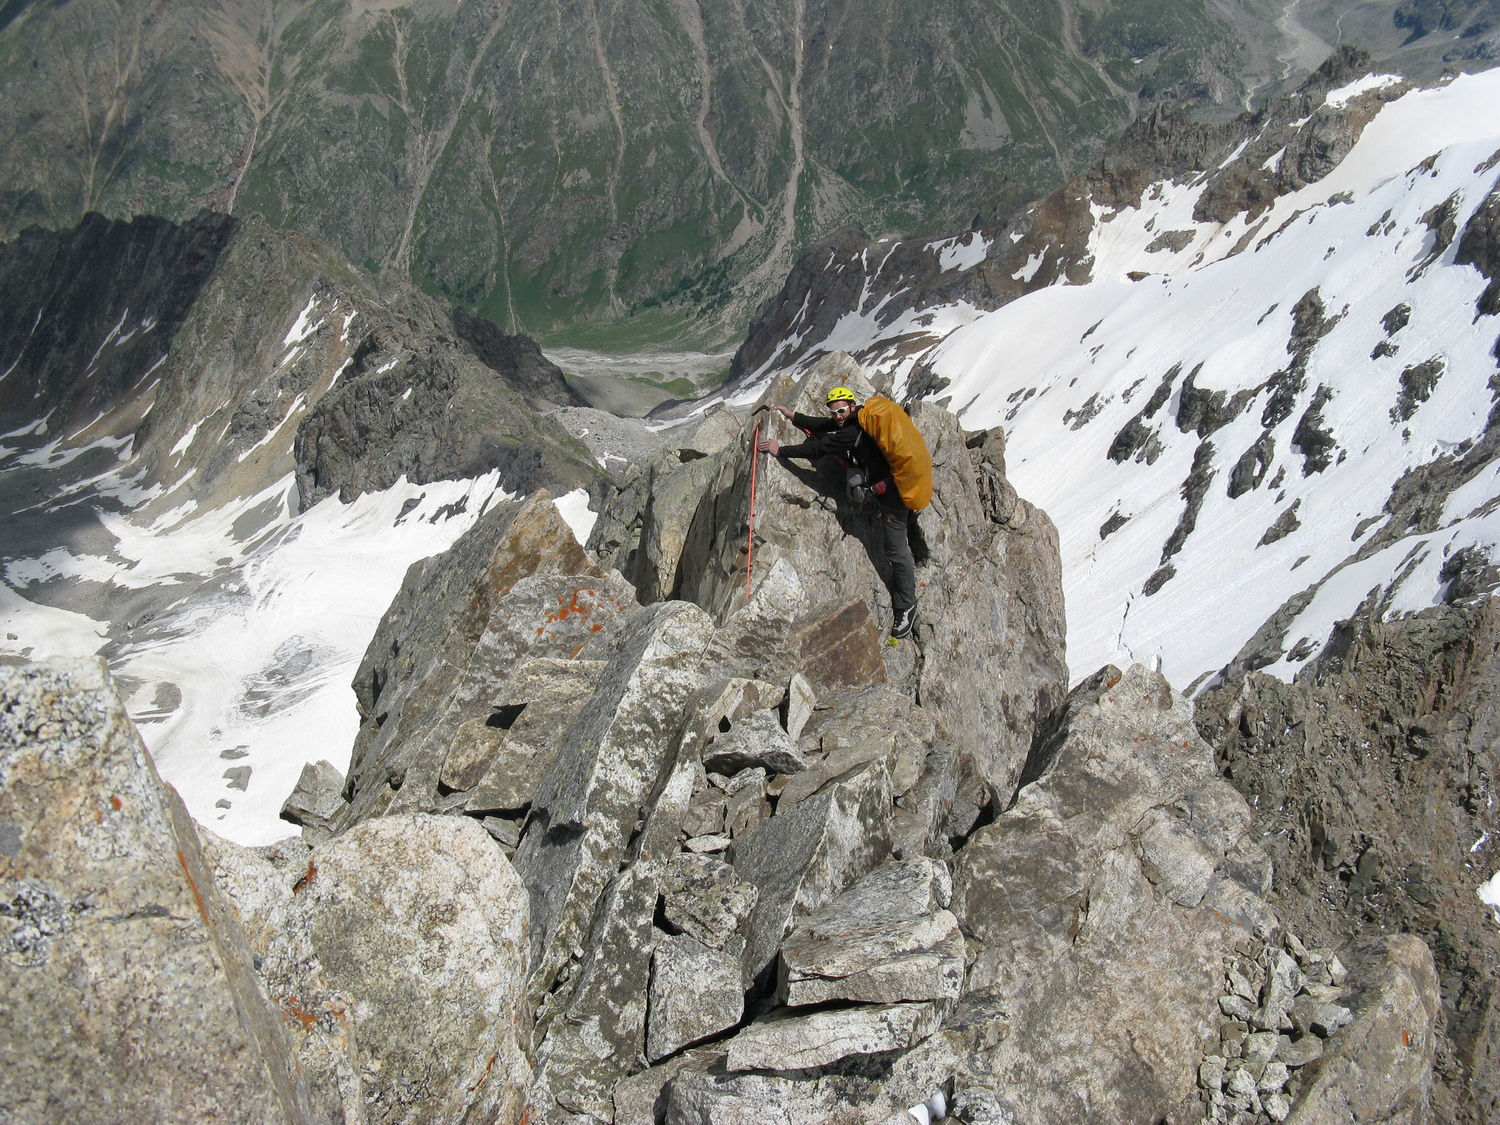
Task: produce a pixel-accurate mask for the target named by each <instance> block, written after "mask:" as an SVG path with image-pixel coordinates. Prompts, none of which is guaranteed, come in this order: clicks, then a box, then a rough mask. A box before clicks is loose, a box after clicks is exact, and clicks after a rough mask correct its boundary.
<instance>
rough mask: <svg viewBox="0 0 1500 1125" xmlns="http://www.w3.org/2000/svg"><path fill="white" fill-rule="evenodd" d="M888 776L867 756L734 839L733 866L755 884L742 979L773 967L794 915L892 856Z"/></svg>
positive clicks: (805, 911) (807, 910) (881, 764)
mask: <svg viewBox="0 0 1500 1125" xmlns="http://www.w3.org/2000/svg"><path fill="white" fill-rule="evenodd" d="M890 818H891V783H890V774H889V772H888V771H887V770H886V767H885V763H884V762H869V763H867V764H865V765H864V766H861V767H859V768H858V769H856V770H854V771H853V772H851V773H850V774H849V775H848V776H847V777H845V778H844V779H842V780H840V781H837V782H835V783H833V784H832V785H830V786H829V787H828V788H827V789H825V790H824V791H823V792H821V793H819V794H817V795H816V796H814V797H810V798H808V799H807V800H806V801H803V802H802V803H801V804H799V805H798V806H797V807H796V808H795V809H793V810H792V811H791V812H789V813H784V814H781V815H778V816H774V817H772V818H771V819H770V820H768V821H766V822H765V823H763V824H761V825H760V827H758V828H757V829H756V830H755V831H753V832H750V833H747V834H746V835H745V836H744V837H743V838H742V839H740V840H736V841H735V844H734V869H735V872H736V874H738V875H739V877H740V878H742V879H745V880H747V881H748V882H750V883H752V884H754V885H755V887H756V889H757V890H758V891H759V900H758V901H757V902H756V904H755V910H754V912H753V913H752V914H751V916H750V921H749V929H748V932H747V941H746V950H745V972H746V981H747V982H749V981H754V980H755V979H757V978H758V977H759V976H760V975H761V974H762V973H764V972H766V971H767V970H768V969H771V968H773V966H774V962H775V958H776V951H777V949H778V948H780V946H781V942H782V939H783V938H785V936H786V935H787V933H788V932H789V931H790V929H791V928H792V926H793V925H794V924H795V920H796V918H798V917H799V916H801V915H805V914H810V913H812V912H813V911H814V910H816V909H817V908H818V907H820V906H822V905H823V904H824V903H826V902H828V901H829V900H830V899H832V898H833V897H834V896H835V895H837V894H839V893H840V892H841V891H843V890H844V889H845V888H846V887H848V886H849V885H850V884H851V883H853V882H854V881H855V880H856V879H858V878H859V877H860V876H861V875H864V874H865V873H866V872H868V871H871V870H873V869H874V868H875V867H877V866H878V865H879V864H880V863H881V862H882V861H883V860H884V859H885V858H886V856H887V855H888V854H889V852H890V843H889V832H890Z"/></svg>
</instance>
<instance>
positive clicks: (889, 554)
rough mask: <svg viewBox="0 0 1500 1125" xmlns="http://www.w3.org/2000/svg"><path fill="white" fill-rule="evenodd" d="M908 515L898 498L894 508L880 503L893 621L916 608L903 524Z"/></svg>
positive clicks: (912, 568)
mask: <svg viewBox="0 0 1500 1125" xmlns="http://www.w3.org/2000/svg"><path fill="white" fill-rule="evenodd" d="M910 519H911V512H910V511H909V510H908V509H907V507H906V505H905V504H903V503H901V500H900V498H899V497H897V498H896V502H895V503H894V504H889V503H887V502H886V498H885V497H882V498H881V502H880V527H881V530H882V531H883V532H884V533H885V561H886V562H887V563H889V564H890V567H891V580H890V588H891V611H892V613H894V614H895V616H896V617H897V619H899V618H900V617H901V615H902V614H903V613H905V612H906V611H907V610H908V609H910V608H911V607H912V606H914V605H916V604H917V567H916V563H915V562H913V561H912V557H911V543H910V541H909V540H908V539H907V532H906V524H907V521H908V520H910Z"/></svg>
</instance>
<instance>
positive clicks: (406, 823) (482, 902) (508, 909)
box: [204, 814, 531, 1125]
mask: <svg viewBox="0 0 1500 1125" xmlns="http://www.w3.org/2000/svg"><path fill="white" fill-rule="evenodd" d="M204 843H205V851H206V853H207V855H208V857H209V859H210V861H211V863H212V865H213V869H214V874H215V877H216V878H217V880H218V883H219V886H220V887H221V888H222V890H223V892H224V894H225V895H226V896H227V898H228V899H229V900H230V901H231V902H233V903H234V905H235V906H236V907H237V908H238V910H239V912H240V915H241V917H242V918H243V920H244V924H245V929H246V933H247V936H248V938H249V945H250V949H251V952H252V954H253V956H254V960H255V965H256V967H257V970H258V972H259V975H260V977H261V979H262V980H263V981H264V983H265V987H266V990H267V993H268V994H269V996H270V998H271V1001H272V1003H273V1004H274V1005H275V1006H276V1007H277V1008H278V1010H279V1011H280V1013H281V1016H282V1020H283V1024H284V1027H285V1029H286V1033H287V1034H288V1036H289V1037H290V1038H291V1039H292V1041H293V1042H294V1044H295V1046H296V1052H297V1060H298V1063H299V1068H300V1072H301V1074H302V1076H303V1078H304V1080H305V1081H306V1083H307V1085H308V1087H309V1091H310V1093H311V1098H312V1104H313V1106H314V1109H315V1115H316V1116H317V1117H318V1119H320V1120H332V1121H351V1120H353V1121H361V1120H363V1121H371V1122H375V1121H384V1122H404V1123H410V1125H418V1123H427V1122H430V1123H433V1125H438V1123H441V1122H449V1121H456V1120H462V1119H464V1118H465V1116H468V1117H470V1118H471V1119H472V1118H481V1119H484V1120H491V1121H503V1122H513V1121H516V1120H518V1119H519V1118H520V1115H521V1109H522V1106H523V1104H524V1101H525V1091H526V1088H527V1086H528V1084H529V1081H530V1077H531V1067H530V1064H529V1062H528V1059H527V1053H528V1052H529V1050H530V1047H531V1020H530V1016H529V1009H528V1007H527V1005H526V1003H525V986H526V978H527V967H528V964H529V958H528V941H527V926H528V913H527V905H526V894H525V889H524V888H523V887H522V886H521V883H520V880H519V879H518V878H517V877H516V874H515V872H514V870H513V869H512V868H511V866H510V864H509V863H507V862H506V861H505V859H504V857H503V856H501V855H500V849H499V845H498V844H496V842H495V841H494V840H493V839H491V837H490V836H489V834H488V833H486V832H485V831H484V829H483V828H481V827H480V826H479V824H478V823H477V822H475V821H473V820H469V819H467V818H462V817H433V816H427V815H421V814H417V815H406V816H387V817H381V818H379V819H376V820H372V821H369V822H367V823H365V824H362V825H360V826H359V827H357V828H355V829H353V830H352V831H350V832H347V833H345V834H344V835H342V836H340V837H339V838H338V839H336V840H331V841H329V842H326V843H324V844H322V845H320V846H319V847H317V848H313V849H310V850H309V849H308V848H306V847H300V848H299V847H298V846H297V842H296V841H295V840H289V841H286V842H284V843H283V844H281V845H278V846H275V847H272V848H269V849H263V850H261V851H258V852H257V851H253V850H250V849H245V848H240V847H238V846H237V845H234V844H231V843H229V842H228V841H225V840H220V839H218V838H217V837H214V836H212V835H208V836H206V838H205V841H204Z"/></svg>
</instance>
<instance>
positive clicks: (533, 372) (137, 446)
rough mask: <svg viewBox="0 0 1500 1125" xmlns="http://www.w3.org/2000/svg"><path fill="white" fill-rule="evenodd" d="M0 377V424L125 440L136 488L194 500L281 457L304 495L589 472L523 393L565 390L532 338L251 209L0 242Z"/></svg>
mask: <svg viewBox="0 0 1500 1125" xmlns="http://www.w3.org/2000/svg"><path fill="white" fill-rule="evenodd" d="M0 371H8V372H9V374H8V377H7V378H6V379H5V380H4V382H3V383H0V414H3V416H4V417H6V418H7V419H8V420H9V421H8V425H9V428H17V427H19V426H21V425H24V424H25V423H26V422H29V421H34V420H36V419H39V418H41V417H42V416H44V415H46V414H47V413H48V412H49V411H52V412H53V413H52V417H51V418H49V420H48V423H47V433H46V437H47V438H48V439H50V438H52V437H56V436H63V437H70V436H71V437H72V438H73V439H74V440H76V441H79V442H82V441H85V440H91V439H98V438H103V437H109V438H114V439H124V438H126V437H131V438H133V439H134V444H133V454H134V456H135V457H136V458H137V463H138V464H140V465H141V466H142V467H143V468H144V469H145V475H144V478H143V479H144V482H145V483H147V484H160V485H162V486H164V487H165V488H167V489H168V491H170V490H171V489H172V487H173V486H175V485H177V484H179V483H180V482H182V481H184V480H187V481H189V484H188V488H189V489H190V490H191V492H192V494H193V495H194V497H195V498H196V499H198V500H199V501H200V503H201V502H204V501H209V502H218V501H221V500H223V499H224V498H226V497H227V496H230V495H247V494H253V493H254V492H257V491H259V490H260V489H262V488H265V487H267V486H268V485H270V484H271V483H273V482H274V481H276V480H277V479H279V478H280V477H281V476H282V475H284V474H285V473H286V472H288V471H292V470H294V469H295V470H296V471H297V473H298V482H299V489H300V494H301V499H302V501H303V503H304V504H310V503H314V502H316V501H317V500H320V499H322V498H323V497H324V496H326V495H329V494H330V493H335V492H336V493H340V494H342V495H343V496H344V497H345V499H348V498H350V497H352V496H354V495H357V494H358V493H360V492H363V491H368V490H372V489H381V488H385V487H387V486H389V485H390V484H392V483H394V482H395V480H396V479H397V478H398V477H400V476H401V475H403V474H404V475H405V476H406V477H407V479H408V480H411V481H413V482H416V483H426V482H428V481H433V480H440V479H449V478H453V477H458V476H464V475H478V474H481V473H484V472H486V471H489V470H491V469H498V470H500V472H501V475H502V478H503V480H504V483H505V485H506V486H507V487H508V488H510V489H511V490H513V491H518V492H519V491H531V490H534V489H537V488H543V487H545V488H550V489H552V490H554V491H555V492H556V493H558V494H561V493H563V492H566V491H569V490H571V489H572V488H575V487H580V486H582V487H588V486H590V485H593V484H594V482H595V481H596V480H598V478H599V477H600V474H599V472H598V470H597V467H596V466H595V464H594V462H593V459H592V458H591V457H590V456H589V455H588V453H587V451H586V450H584V449H583V448H582V447H581V446H580V445H579V444H578V443H577V442H576V441H574V440H573V439H572V438H570V437H569V436H568V435H567V434H566V433H565V432H564V431H563V430H562V429H561V427H559V426H557V425H556V424H555V423H554V422H553V421H552V420H551V419H550V418H547V417H544V416H541V415H539V414H538V413H537V411H536V410H535V409H534V408H533V406H531V405H528V401H529V402H530V403H534V404H536V405H537V406H545V405H547V404H548V403H550V402H552V401H557V402H569V401H573V400H572V398H571V393H570V392H568V390H567V387H566V384H565V383H563V382H562V379H561V375H560V373H559V372H557V370H556V368H554V367H552V366H551V365H550V364H548V363H547V362H546V361H545V360H544V359H543V358H542V357H541V355H540V353H539V351H538V350H537V349H536V346H535V344H534V343H533V342H531V341H529V340H525V339H524V338H519V337H507V336H504V335H503V334H501V333H500V332H499V331H498V329H496V328H495V327H494V326H493V325H490V324H488V323H487V322H485V321H482V320H479V319H478V318H476V317H473V316H472V315H469V314H458V313H455V312H454V310H453V309H451V308H449V307H447V306H444V305H442V304H441V303H439V302H437V301H434V300H433V299H431V298H429V297H426V296H424V295H422V294H420V293H417V292H415V291H413V290H411V289H410V288H407V287H403V286H400V285H396V284H392V283H389V282H386V281H382V280H380V279H377V278H375V277H371V276H368V275H364V274H361V273H359V272H358V271H356V270H354V269H351V268H350V266H349V265H348V263H346V262H344V261H343V260H342V259H341V258H339V256H338V255H337V254H336V253H335V252H333V251H332V250H331V249H330V248H329V247H327V246H323V245H321V244H319V243H317V242H314V241H313V240H311V239H308V238H305V237H302V236H299V235H291V234H287V233H284V232H279V231H275V230H272V229H271V228H270V227H269V226H267V224H266V223H265V221H264V220H262V219H260V218H258V217H255V216H251V217H249V218H246V219H231V218H229V217H227V216H223V215H208V214H205V215H203V216H201V217H200V218H198V219H195V220H193V221H192V222H190V223H188V224H187V225H185V226H181V227H178V226H175V225H173V224H171V223H167V222H165V221H164V220H159V219H137V220H135V221H133V222H131V223H118V222H112V221H109V220H106V219H103V218H100V217H99V216H97V215H94V216H90V217H89V218H88V219H87V220H86V221H85V222H84V223H83V224H82V225H80V226H79V227H78V228H76V229H75V230H72V231H68V232H61V233H52V232H45V231H40V230H32V231H28V232H27V233H26V234H24V235H23V236H22V237H20V238H18V239H17V240H16V241H14V242H11V243H6V244H4V245H0ZM549 396H555V397H553V398H549ZM85 423H86V424H87V428H86V429H82V430H80V429H79V428H80V427H82V426H84V425H85ZM33 440H41V439H33ZM96 471H97V470H96ZM178 500H179V502H180V500H181V497H180V496H179V497H178Z"/></svg>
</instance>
